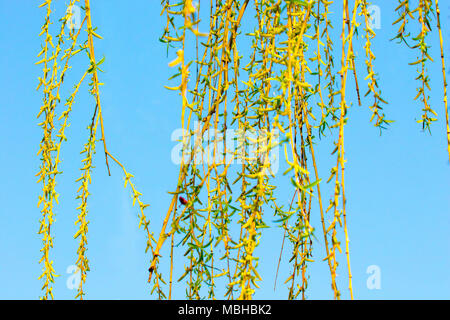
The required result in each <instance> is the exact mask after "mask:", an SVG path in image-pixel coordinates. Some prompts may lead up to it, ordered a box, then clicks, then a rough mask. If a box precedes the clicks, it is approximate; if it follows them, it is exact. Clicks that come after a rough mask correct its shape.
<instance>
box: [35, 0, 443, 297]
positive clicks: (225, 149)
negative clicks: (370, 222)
mask: <svg viewBox="0 0 450 320" xmlns="http://www.w3.org/2000/svg"><path fill="white" fill-rule="evenodd" d="M79 1H80V0H71V1H70V2H69V4H68V7H69V8H70V7H71V6H72V5H74V4H75V3H77V2H79ZM332 4H333V1H328V0H253V1H250V0H240V1H238V0H217V1H212V2H207V6H208V7H207V12H208V15H209V17H210V21H209V27H208V26H207V24H205V25H203V24H201V21H200V16H201V14H200V10H201V8H200V2H199V3H198V4H196V3H194V2H193V1H192V0H178V2H175V1H174V0H172V1H169V0H162V1H161V5H162V12H161V15H165V16H166V25H165V28H164V32H163V34H162V36H161V39H160V40H161V41H162V42H163V43H166V44H167V46H168V47H174V48H175V50H174V51H170V52H171V54H172V55H173V60H172V61H171V62H170V63H169V66H168V67H169V68H173V69H174V70H176V71H175V72H176V74H175V75H174V76H173V77H172V79H176V80H175V81H178V83H177V85H176V86H175V87H169V86H166V88H167V89H169V90H172V91H175V92H177V93H178V94H179V95H180V96H181V99H180V107H181V115H182V117H181V126H182V128H183V129H184V130H186V131H187V132H189V131H190V132H193V133H195V134H196V135H197V137H204V136H205V135H207V136H208V139H209V138H211V137H209V134H210V130H213V131H214V133H215V134H221V135H223V136H224V137H225V138H224V139H222V140H217V139H215V140H214V144H213V150H212V153H208V158H207V159H206V158H204V157H205V155H204V153H201V152H200V153H199V152H198V151H201V150H203V149H204V147H205V146H204V144H205V142H206V141H202V140H201V139H197V140H196V141H195V142H194V143H193V144H192V145H191V144H188V143H187V141H184V142H185V146H186V150H185V151H186V152H187V155H188V157H187V158H184V157H183V158H182V162H181V165H180V171H179V177H178V181H177V185H176V189H175V190H174V191H173V192H171V193H172V195H173V196H172V200H171V203H170V205H169V208H168V210H167V213H166V214H165V216H164V220H163V221H162V228H161V230H160V233H159V236H158V237H157V238H155V237H154V235H153V232H152V231H151V230H150V221H149V219H148V218H147V217H146V215H145V214H144V209H146V208H147V207H148V205H147V204H144V202H143V201H142V200H141V196H142V194H141V193H139V192H138V191H137V190H136V187H135V185H134V184H133V182H132V178H133V175H131V174H130V173H129V172H127V170H126V169H125V167H124V166H123V165H122V163H121V162H119V161H118V160H117V158H116V157H114V156H113V155H111V153H110V152H109V151H108V149H107V146H106V139H105V134H104V132H105V130H104V125H103V113H102V107H101V98H100V91H99V88H100V86H101V82H100V80H99V71H101V69H100V65H101V64H102V62H103V59H102V60H100V61H97V60H96V57H95V53H94V40H95V39H96V38H97V39H101V36H100V35H98V34H97V33H96V28H94V27H93V24H92V20H93V19H92V13H91V10H90V1H89V0H84V19H83V20H82V27H81V28H80V29H79V30H78V31H77V32H76V33H74V32H70V34H69V35H65V34H64V27H65V25H66V23H67V21H69V20H70V18H71V10H68V11H67V13H66V15H65V16H64V17H63V18H62V19H61V20H60V22H61V28H60V31H59V33H58V35H57V36H56V38H55V39H56V42H54V41H53V38H52V36H51V35H50V33H49V26H50V24H51V23H52V22H51V17H52V15H51V5H52V2H51V0H47V1H45V2H44V3H43V4H42V5H41V7H43V8H45V9H46V13H45V21H44V25H43V27H42V32H41V34H40V35H41V36H43V37H44V44H43V49H42V51H41V52H40V53H39V57H40V59H41V60H40V61H39V62H38V64H42V65H43V75H42V77H40V78H39V85H38V89H39V88H42V93H43V103H42V106H41V109H40V112H39V114H38V117H39V118H40V119H41V122H40V124H39V125H40V126H41V128H42V130H43V138H42V141H41V144H40V150H39V156H40V157H41V159H42V163H41V167H40V172H39V173H38V177H39V182H41V183H42V195H41V196H40V197H39V206H40V207H41V213H42V219H41V226H40V229H39V233H40V234H41V235H42V240H43V248H42V250H41V251H42V258H41V261H40V262H41V263H43V271H42V275H41V276H40V278H43V282H44V285H43V287H42V289H43V293H44V295H43V298H44V299H47V298H49V297H50V298H53V293H52V283H53V282H54V278H55V277H56V274H55V270H54V269H53V267H52V263H53V261H52V260H51V258H50V249H51V248H52V246H53V238H52V236H51V226H52V224H53V222H54V205H55V203H57V199H58V194H57V192H56V189H55V187H56V177H57V175H58V173H59V171H58V165H59V163H60V160H59V159H60V150H61V144H62V142H63V141H65V140H66V136H65V128H66V127H67V126H68V119H69V115H70V112H71V110H72V107H73V104H74V101H75V98H76V95H77V93H78V91H79V88H80V86H81V84H82V82H83V81H84V79H85V78H86V77H88V78H90V81H91V82H90V84H89V91H90V93H91V94H92V96H93V98H94V99H93V103H92V118H89V119H91V120H90V123H91V124H90V126H89V137H88V141H87V142H86V144H85V145H84V148H83V151H82V154H83V155H84V160H83V163H82V165H81V166H82V167H81V171H82V173H81V177H80V178H79V179H78V182H79V183H80V187H79V190H78V199H80V205H79V207H78V208H77V209H78V210H79V214H78V218H77V220H76V222H75V223H76V224H77V225H78V228H79V229H78V231H77V233H76V234H75V235H74V238H77V239H78V241H79V247H78V250H77V258H76V264H77V266H78V268H79V272H81V285H80V287H79V289H78V294H77V296H76V297H77V298H80V299H83V296H84V295H85V292H84V290H83V285H84V283H85V281H86V274H87V271H89V261H88V258H87V255H86V251H87V243H88V241H87V232H88V224H89V221H88V215H87V213H88V209H87V208H88V196H89V184H90V183H91V172H92V169H93V167H92V161H93V157H94V155H95V151H96V143H97V141H102V144H103V150H104V155H105V160H106V167H107V169H108V172H109V161H108V160H112V161H113V163H116V164H117V165H118V166H119V167H120V168H121V169H122V170H123V173H124V177H125V187H127V186H129V187H130V188H131V191H132V194H133V205H134V204H135V203H136V202H137V203H138V205H139V209H140V210H139V218H140V221H139V227H141V226H143V227H144V229H145V232H146V236H147V249H146V252H147V250H148V249H151V250H150V251H151V258H150V266H149V278H148V281H149V282H150V281H152V280H153V286H152V290H151V292H152V293H153V292H155V293H156V295H157V297H158V298H159V299H164V298H168V299H171V298H172V287H173V286H174V282H181V281H185V282H186V297H187V298H189V299H202V298H209V299H214V298H222V296H220V295H218V294H217V291H216V285H217V283H218V282H219V280H221V281H220V283H226V288H225V295H224V297H225V298H227V299H252V297H253V295H254V293H255V290H257V289H258V282H259V281H261V280H262V278H261V276H260V274H259V273H258V270H259V268H258V256H257V254H256V251H255V249H256V248H257V247H258V246H259V244H260V239H261V236H262V233H263V230H264V228H266V227H267V224H266V223H265V221H267V217H266V216H267V214H268V213H272V214H274V215H275V216H277V218H278V219H279V220H278V221H279V222H281V226H282V228H283V232H284V236H283V246H282V250H283V248H284V239H285V238H286V239H288V241H289V243H290V248H291V255H290V271H289V277H288V278H287V279H285V283H286V284H287V285H288V288H289V293H288V296H287V298H288V299H296V298H299V297H301V298H302V299H304V298H305V297H306V295H305V292H306V290H307V288H308V265H309V264H310V263H311V262H313V261H314V260H313V259H312V250H313V245H314V244H315V239H316V237H315V234H316V230H315V228H314V227H313V226H312V225H311V215H313V214H316V213H314V212H312V203H313V201H317V202H318V211H319V212H318V213H317V214H319V215H320V220H321V226H320V227H321V229H322V233H323V239H324V244H325V248H324V252H322V259H323V260H324V261H327V263H328V268H329V272H330V281H331V288H332V292H333V296H334V298H335V299H339V298H340V297H341V292H340V289H339V288H338V286H337V282H336V276H337V267H338V254H339V253H342V251H343V250H344V251H345V259H346V262H347V272H348V289H349V294H350V297H351V298H353V288H352V273H351V265H350V248H349V237H348V232H347V214H346V206H345V205H346V198H345V179H344V178H345V162H346V160H345V149H344V129H345V124H346V122H347V119H348V113H347V111H348V108H349V106H350V103H349V102H348V101H347V97H348V92H347V91H348V90H347V84H348V81H350V80H349V79H348V78H349V76H350V77H352V78H353V79H352V80H351V81H355V88H356V94H357V95H356V96H357V99H358V103H359V104H360V105H361V104H362V101H361V97H360V94H359V81H358V78H357V72H356V71H357V70H356V67H355V66H356V63H355V57H356V54H355V52H354V49H353V48H354V43H355V41H357V38H356V33H357V30H358V27H359V26H360V25H362V26H363V29H364V30H365V35H364V39H365V45H364V50H365V64H366V68H367V76H366V77H365V79H364V81H367V88H368V90H367V92H366V94H365V96H367V95H371V96H372V97H373V103H372V104H371V105H370V106H369V108H370V109H371V111H372V117H371V119H370V121H373V120H374V119H375V123H374V125H375V126H376V127H379V128H380V130H381V129H383V128H385V126H386V125H388V124H389V123H390V122H391V121H389V120H387V119H385V114H384V112H383V110H382V106H381V104H386V103H387V102H386V101H385V100H384V99H383V98H382V97H381V90H380V88H379V86H378V82H377V74H376V73H375V67H374V62H375V59H376V58H375V53H374V52H373V49H372V40H373V38H374V37H375V32H374V30H373V29H372V28H371V24H370V20H371V17H370V14H369V12H368V5H369V4H368V1H367V0H354V1H351V2H349V1H348V0H342V13H339V14H342V19H341V21H342V24H341V26H340V27H341V36H340V38H341V41H339V43H340V45H341V46H340V48H338V47H336V45H335V43H334V41H333V40H334V39H332V38H331V36H330V34H331V29H332V28H333V26H332V24H331V19H330V17H331V14H332V11H331V5H332ZM351 5H352V6H351ZM433 5H434V7H433ZM250 7H252V9H253V12H254V14H255V16H254V19H253V20H252V18H251V17H250V16H249V14H250V13H249V12H248V11H250V10H248V9H249V8H250ZM202 10H203V9H202ZM434 10H435V11H436V13H437V16H436V17H437V19H436V20H437V29H438V32H439V36H440V47H441V57H442V59H441V61H442V73H443V77H444V79H443V80H444V106H445V114H446V121H447V137H448V150H449V156H450V129H449V125H448V110H447V97H446V95H447V91H446V86H447V83H446V79H445V65H444V58H443V54H444V52H443V40H442V32H441V27H440V11H439V6H438V1H437V0H434V1H433V0H419V2H418V6H417V8H411V5H410V1H408V0H401V1H399V5H398V7H397V8H396V11H397V12H398V13H399V18H398V20H397V21H395V22H394V24H398V25H399V29H398V33H397V36H396V37H395V39H398V40H400V42H405V43H407V40H408V38H409V33H408V31H407V27H408V25H409V24H410V23H411V21H412V20H414V23H418V25H419V26H420V33H419V34H418V35H417V36H414V37H413V38H412V44H411V46H410V47H411V48H412V49H414V50H417V52H418V55H419V58H418V60H417V61H415V62H412V63H411V65H416V66H417V67H418V76H417V78H416V80H418V82H419V88H418V89H417V91H418V93H417V96H416V97H415V99H419V98H420V100H421V101H422V103H423V116H422V119H421V120H420V122H421V123H422V124H423V128H427V129H429V126H430V124H431V122H433V121H435V120H436V118H435V117H436V112H435V111H434V110H433V109H432V108H431V106H430V104H429V97H428V95H427V91H428V90H430V87H429V81H430V78H429V75H428V74H427V72H426V65H427V64H428V63H431V62H433V59H432V58H431V57H430V56H429V54H428V48H429V45H428V44H427V42H426V41H427V39H428V38H427V36H428V35H429V33H430V32H431V29H432V28H431V24H432V22H433V21H432V17H433V11H434ZM244 19H245V21H246V25H247V26H248V23H249V22H248V21H251V22H252V23H253V24H252V25H251V26H252V27H253V29H252V30H251V31H250V32H249V33H248V34H244V31H243V28H242V25H243V21H244ZM361 21H362V22H361ZM201 26H202V27H204V28H205V29H206V28H207V29H208V30H201V28H202V27H201ZM206 31H207V32H206ZM83 35H84V36H85V37H86V38H87V40H86V41H85V42H84V43H83V44H77V40H78V38H79V36H83ZM243 39H247V40H246V41H250V42H251V43H250V44H249V45H250V52H251V53H250V56H249V59H248V61H247V64H246V65H243V61H244V60H243V57H242V55H241V51H240V49H242V47H240V46H242V45H243V44H242V43H244V44H245V43H246V42H245V40H243ZM241 40H242V41H241ZM335 42H338V41H335ZM77 45H78V48H77V49H75V48H76V47H77ZM64 46H66V47H67V49H65V50H64V51H63V47H64ZM62 52H64V54H63V55H62V57H61V54H62ZM79 52H85V53H87V56H88V61H87V62H86V66H87V67H86V71H85V72H84V74H83V76H82V77H81V79H80V80H79V82H77V84H76V85H75V87H74V90H73V93H72V94H71V95H70V96H69V98H68V99H67V100H66V101H67V102H66V103H65V106H66V110H65V111H62V112H61V114H60V115H59V117H58V116H57V115H56V107H57V104H58V103H60V100H61V99H60V96H59V89H60V87H61V85H62V83H63V81H64V75H65V73H66V71H67V70H69V68H70V67H69V62H70V59H71V57H72V56H74V55H75V54H77V53H79ZM336 52H339V54H338V56H339V57H340V58H341V60H340V65H339V66H338V71H337V72H336V71H335V68H334V67H335V64H336V63H337V59H336V58H335V57H336V54H337V53H336ZM190 57H192V58H190ZM61 61H62V62H61ZM60 63H64V67H63V68H62V69H61V68H60V66H59V64H60ZM349 72H350V75H349ZM336 77H339V78H340V81H339V86H337V81H336ZM312 97H316V100H317V101H318V102H317V103H312V100H311V98H312ZM89 119H88V120H89ZM195 124H196V125H195ZM57 126H59V127H60V129H59V130H56V129H55V128H56V127H57ZM227 128H233V129H236V131H237V132H241V133H244V134H243V135H242V137H241V138H240V139H239V146H238V148H236V149H234V150H231V148H230V147H229V146H227V141H226V140H227V139H226V134H227ZM97 129H99V130H100V131H99V132H98V133H97ZM277 131H279V132H280V133H281V140H282V141H281V143H280V144H279V143H277V142H276V141H277V139H276V132H277ZM326 131H331V132H332V133H334V134H335V140H334V141H333V142H334V146H335V149H334V150H333V152H332V156H333V157H336V160H335V161H336V164H335V165H334V166H333V167H332V168H331V170H330V176H329V178H328V183H333V185H334V192H333V194H331V195H330V199H329V205H328V207H326V208H325V207H324V206H323V201H324V200H323V195H322V193H321V185H320V184H321V183H322V179H321V175H320V174H319V172H318V168H317V165H316V157H317V155H316V152H315V150H314V145H315V143H316V141H315V140H314V137H316V136H324V135H325V132H326ZM248 132H259V133H261V132H264V133H265V134H264V137H261V136H260V137H258V138H253V137H250V136H248V135H245V133H248ZM187 138H188V137H186V138H185V139H187ZM327 138H328V137H327ZM329 139H332V136H330V137H329ZM249 145H252V146H255V145H256V146H257V147H256V150H255V151H256V154H258V155H259V156H255V155H254V154H252V153H250V152H248V150H247V149H248V148H247V147H248V146H249ZM278 146H280V147H281V148H282V149H283V151H284V154H285V160H286V166H287V168H288V169H287V170H286V172H285V173H284V174H285V175H290V177H291V182H292V185H293V188H292V194H291V196H292V201H291V203H290V206H289V208H288V209H284V207H283V205H281V204H280V203H279V201H278V199H277V198H276V197H275V195H274V194H275V193H274V192H275V189H276V186H275V185H273V179H274V174H273V172H272V171H271V165H270V161H269V154H270V151H271V150H272V149H273V148H275V147H278ZM222 154H228V155H230V158H225V159H223V157H221V156H222ZM234 160H240V161H241V165H240V166H239V167H238V169H237V170H236V169H232V168H231V167H230V164H231V162H232V161H234ZM227 161H228V162H227ZM323 183H325V182H323ZM323 183H322V184H323ZM180 194H184V196H185V197H186V198H187V203H186V204H185V205H184V206H182V207H179V206H178V197H179V195H180ZM327 214H328V216H326V215H327ZM236 229H237V231H239V234H234V233H233V232H232V230H236ZM341 237H343V240H340V238H341ZM168 239H170V269H169V270H167V271H164V270H160V264H159V262H160V258H161V250H162V247H163V245H164V243H165V242H167V240H168ZM176 239H181V240H180V241H178V240H176ZM341 241H344V243H343V244H341ZM178 242H179V243H180V244H181V245H182V246H183V247H184V248H186V251H185V254H184V256H185V257H186V263H187V264H185V266H184V272H183V274H182V275H181V276H180V277H177V278H175V281H174V279H173V277H174V246H175V243H178ZM219 248H220V249H221V250H223V254H222V255H219V253H218V251H219ZM280 259H281V253H280ZM280 259H279V260H278V266H279V264H280ZM166 273H168V277H169V282H168V284H167V283H166V282H165V280H164V279H163V274H166ZM277 273H278V271H277ZM167 286H168V292H165V288H166V289H167Z"/></svg>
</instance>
